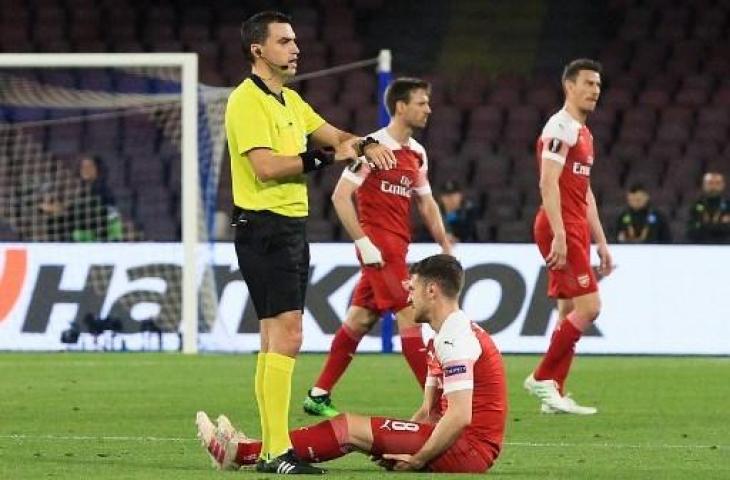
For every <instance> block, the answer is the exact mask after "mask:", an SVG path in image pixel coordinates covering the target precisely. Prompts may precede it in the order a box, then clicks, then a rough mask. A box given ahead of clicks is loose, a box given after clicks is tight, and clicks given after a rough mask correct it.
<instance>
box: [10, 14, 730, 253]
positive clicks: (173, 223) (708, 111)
mask: <svg viewBox="0 0 730 480" xmlns="http://www.w3.org/2000/svg"><path fill="white" fill-rule="evenodd" d="M0 5H1V8H2V10H0V19H1V20H0V25H1V28H0V50H2V51H3V52H142V51H150V52H165V51H193V52H197V53H198V54H199V55H200V57H199V58H200V80H201V82H203V83H205V84H208V85H212V86H232V85H235V84H236V83H237V82H238V81H240V79H241V78H242V77H243V76H244V75H245V74H246V71H247V70H246V68H245V65H244V61H243V56H242V54H241V51H240V40H239V28H240V21H241V20H242V19H243V18H245V17H246V16H247V15H249V14H250V13H251V12H255V11H257V10H259V9H260V8H264V7H276V8H280V9H282V10H285V11H288V12H290V13H291V14H292V15H293V17H294V20H295V25H296V31H297V36H298V41H299V44H300V47H301V50H302V52H303V54H302V55H303V59H302V64H301V67H300V70H301V72H309V71H315V70H318V69H321V68H325V67H327V66H332V65H339V64H343V63H347V62H351V61H356V60H360V59H363V58H371V57H374V56H375V55H376V54H377V52H378V50H379V49H380V48H390V49H392V51H393V54H394V58H395V62H394V73H395V74H396V75H397V74H409V75H421V76H424V77H426V78H427V79H429V80H430V81H432V82H433V85H434V90H433V95H432V104H433V108H434V114H433V116H432V119H431V121H430V125H429V127H428V129H427V130H426V131H425V132H424V133H423V135H422V140H423V141H424V143H425V146H426V147H427V149H428V151H429V152H430V158H431V160H432V164H431V178H432V182H433V185H434V188H435V190H436V192H438V189H439V188H440V187H441V185H442V184H443V183H444V182H446V181H447V180H450V179H455V180H459V181H460V182H461V184H462V185H463V186H464V187H465V188H466V190H467V193H468V195H469V196H470V197H471V198H472V199H473V200H474V201H475V202H476V204H477V205H478V207H479V212H480V213H479V217H480V218H479V221H478V223H477V236H478V240H479V241H482V242H529V241H530V225H531V219H532V217H533V215H534V212H535V209H536V207H537V205H538V203H539V198H538V196H539V194H538V191H537V188H536V181H535V171H534V155H533V154H532V149H533V145H534V141H535V136H536V133H537V132H538V130H539V129H540V128H541V126H542V124H543V122H544V121H545V120H546V118H547V117H548V116H549V115H550V114H551V112H553V111H554V110H555V109H557V108H559V107H560V105H561V95H562V94H561V90H560V84H559V82H558V78H559V77H558V75H559V73H560V68H561V67H562V65H563V64H564V63H565V62H566V61H567V60H569V59H571V58H574V57H577V56H589V57H594V58H597V59H598V60H600V61H601V62H602V63H603V64H604V66H605V75H604V81H605V88H604V91H603V94H602V98H601V101H600V105H599V109H598V111H597V112H596V114H595V115H593V116H592V117H591V119H590V121H589V125H590V127H591V128H592V130H593V132H594V135H595V138H596V143H597V145H596V147H597V158H598V160H597V166H596V168H595V170H594V172H595V174H594V175H593V188H594V190H595V192H596V194H597V198H598V201H599V206H600V208H601V212H602V216H603V219H604V223H605V225H606V227H607V228H608V229H609V230H612V229H613V227H614V223H615V222H614V221H613V219H614V218H615V217H616V215H617V214H618V212H619V211H620V209H621V208H622V205H623V203H624V200H623V188H624V187H626V186H627V185H628V184H631V183H633V182H635V181H637V180H640V181H642V182H643V183H644V184H645V185H646V186H647V187H648V188H649V189H650V192H651V194H652V197H653V200H654V204H655V206H657V207H659V208H661V209H662V210H664V211H665V212H666V213H667V214H668V215H669V218H670V219H671V228H672V231H673V233H674V238H675V241H677V242H682V241H683V240H684V239H685V226H686V223H687V218H688V205H689V203H690V202H691V201H692V200H693V198H694V197H695V195H696V193H697V191H698V188H699V181H700V178H701V174H702V172H704V171H706V170H707V169H710V168H711V169H714V170H718V171H722V172H725V173H728V171H729V170H730V162H728V160H727V158H728V155H729V154H730V144H729V143H728V126H729V124H730V120H729V114H728V106H729V105H730V83H728V81H727V78H726V77H727V73H728V71H729V70H730V65H729V64H728V57H729V55H728V54H730V50H728V48H730V47H728V35H729V33H728V32H730V29H729V28H728V11H729V9H730V5H729V4H728V2H725V1H712V0H708V1H697V2H681V1H680V2H671V1H663V0H655V1H638V0H634V1H632V0H616V1H611V2H581V1H578V0H571V1H548V2H544V1H537V0H535V1H519V2H480V1H467V0H462V1H456V2H417V3H416V2H385V1H383V0H352V1H350V2H346V1H345V2H342V1H327V0H322V1H291V2H279V3H276V2H274V3H271V2H256V1H251V2H245V4H243V5H241V4H240V2H232V1H217V2H212V3H211V4H206V3H205V2H195V1H177V2H174V1H173V2H156V3H155V4H154V5H147V4H146V3H144V2H137V1H133V0H123V1H121V2H117V1H114V2H112V1H95V0H68V1H65V0H38V1H30V2H26V1H24V0H17V1H16V0H3V1H2V2H1V3H0ZM46 81H48V82H50V83H51V84H54V85H58V86H67V87H73V88H79V87H82V86H84V85H88V84H89V82H91V83H94V82H96V84H98V83H101V84H104V82H109V83H112V82H117V83H123V84H124V85H123V86H121V88H122V91H124V89H125V88H126V89H127V91H145V90H147V91H150V92H152V91H159V88H160V86H159V85H158V84H156V83H154V82H150V81H147V82H145V81H141V80H138V81H136V82H135V81H129V80H127V81H126V83H125V82H119V81H118V80H117V79H114V78H111V79H110V78H101V79H99V78H95V79H91V80H88V79H84V78H81V75H80V74H79V75H74V74H73V73H66V74H61V75H56V76H53V75H49V77H48V78H47V79H46ZM297 88H298V89H299V90H300V91H301V92H302V93H303V94H304V95H305V97H306V98H307V99H308V100H309V101H310V102H311V103H312V104H313V105H314V106H315V107H316V108H317V109H318V110H319V111H320V112H321V113H322V114H323V115H324V117H325V118H327V119H328V120H329V121H330V122H331V123H333V124H335V125H338V126H342V127H344V128H349V129H351V130H352V131H356V132H360V133H366V132H369V131H372V130H373V129H375V128H376V127H377V113H376V111H377V101H378V99H376V77H375V75H373V73H372V71H370V70H369V69H361V70H358V71H352V72H349V73H345V74H342V75H333V76H326V77H323V78H319V79H315V80H310V81H307V82H303V83H302V84H300V85H299V86H298V87H297ZM2 115H3V118H2V119H0V120H2V121H9V122H14V121H27V120H41V119H47V118H52V117H53V115H54V113H53V112H51V111H49V110H47V109H40V108H39V109H22V110H21V111H17V109H16V110H14V109H12V108H4V109H3V112H2ZM135 135H136V131H135V129H134V126H128V125H125V124H124V122H117V123H111V122H110V123H109V124H108V125H104V126H102V127H98V128H96V129H95V130H91V129H88V128H77V129H73V128H71V129H69V128H68V126H63V125H60V126H50V127H47V129H46V132H44V136H43V142H44V148H45V149H46V150H48V151H49V152H52V153H54V154H57V155H60V156H61V157H62V156H63V155H64V154H69V153H71V152H77V151H85V152H88V153H92V154H97V155H99V156H100V158H101V159H102V160H103V162H104V164H105V166H106V167H107V171H108V172H110V175H109V180H110V182H109V183H110V188H111V189H112V193H113V194H114V196H115V198H116V200H117V204H118V207H119V210H120V214H121V215H122V218H123V219H124V221H125V222H127V223H128V225H129V226H130V228H131V229H133V230H134V231H135V232H136V234H135V235H133V237H135V238H140V239H146V240H153V241H174V240H179V238H180V210H179V204H180V202H179V196H180V186H179V185H180V172H179V165H175V163H176V162H175V161H173V160H171V159H170V158H169V157H166V156H165V155H157V154H158V153H159V152H156V151H152V150H149V151H146V150H145V148H144V145H140V142H137V141H135V138H137V137H135ZM95 138H96V139H97V141H94V139H95ZM100 138H103V139H114V140H113V141H108V140H107V141H105V142H104V143H103V145H102V144H101V143H102V142H99V141H98V139H100ZM149 145H150V146H149V147H148V148H150V149H152V148H154V146H152V144H149ZM110 146H111V148H110ZM163 153H164V152H163ZM150 158H155V159H159V161H155V162H150V161H149V159H150ZM222 166H223V171H222V173H221V179H220V191H219V194H218V197H217V207H218V209H219V210H221V211H225V212H227V211H228V209H229V205H230V200H231V193H230V177H229V175H230V174H229V169H228V160H227V159H226V160H224V161H223V163H222ZM337 177H338V172H337V171H335V170H328V171H325V172H321V173H319V174H318V175H316V176H315V177H314V178H313V179H312V182H311V183H310V188H311V205H312V212H311V213H312V215H311V221H310V222H309V234H310V238H311V239H312V241H315V242H317V241H347V238H346V234H345V233H344V231H343V230H342V228H340V226H339V224H338V222H337V220H336V216H335V213H334V211H333V209H332V208H331V206H330V202H329V195H330V192H331V191H332V187H333V186H334V183H335V182H336V180H337ZM153 203H154V204H156V208H149V205H150V204H153ZM416 220H417V219H416ZM416 223H417V227H416V228H417V230H419V231H420V230H421V229H422V228H421V227H420V225H418V222H416ZM0 230H2V232H3V233H2V235H3V239H5V240H21V241H22V240H42V239H43V238H42V237H39V236H38V235H34V234H33V233H32V232H28V231H25V230H23V229H22V228H17V227H16V228H13V227H11V228H3V229H0ZM223 235H225V233H224V234H223ZM610 236H611V232H609V237H610Z"/></svg>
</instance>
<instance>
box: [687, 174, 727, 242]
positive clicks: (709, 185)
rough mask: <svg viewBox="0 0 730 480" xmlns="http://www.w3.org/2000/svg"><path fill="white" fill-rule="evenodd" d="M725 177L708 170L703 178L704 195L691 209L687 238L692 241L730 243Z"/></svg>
mask: <svg viewBox="0 0 730 480" xmlns="http://www.w3.org/2000/svg"><path fill="white" fill-rule="evenodd" d="M724 193H725V177H724V176H723V175H722V174H721V173H717V172H707V173H705V176H704V177H703V178H702V195H701V196H700V198H699V199H697V201H696V202H695V203H694V204H693V205H692V207H691V209H690V219H689V224H688V225H687V239H688V240H689V241H690V242H692V243H715V244H718V243H730V201H728V199H727V198H725V197H724V196H723V194H724Z"/></svg>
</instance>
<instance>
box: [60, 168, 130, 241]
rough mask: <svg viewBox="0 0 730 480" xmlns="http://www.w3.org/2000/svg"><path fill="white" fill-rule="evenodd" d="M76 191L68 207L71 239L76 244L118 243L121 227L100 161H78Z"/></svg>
mask: <svg viewBox="0 0 730 480" xmlns="http://www.w3.org/2000/svg"><path fill="white" fill-rule="evenodd" d="M79 180H80V183H79V190H78V194H77V195H76V196H75V198H73V200H72V202H71V205H70V207H69V212H68V214H69V217H68V219H69V224H70V226H71V239H72V240H73V241H75V242H95V241H107V240H121V238H122V223H121V219H120V218H119V212H118V211H117V209H116V207H115V206H114V197H113V195H112V194H111V192H110V191H109V188H108V187H107V185H106V179H105V177H104V171H103V169H102V165H101V164H100V163H99V161H98V160H97V159H96V158H95V157H93V156H91V155H84V156H82V157H81V158H80V160H79Z"/></svg>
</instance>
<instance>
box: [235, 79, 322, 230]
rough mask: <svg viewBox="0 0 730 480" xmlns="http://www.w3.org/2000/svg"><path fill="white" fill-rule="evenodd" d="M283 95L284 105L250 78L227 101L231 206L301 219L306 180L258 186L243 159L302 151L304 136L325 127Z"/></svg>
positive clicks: (291, 94)
mask: <svg viewBox="0 0 730 480" xmlns="http://www.w3.org/2000/svg"><path fill="white" fill-rule="evenodd" d="M282 96H283V99H284V103H283V104H282V103H281V102H280V101H279V99H278V98H277V96H276V95H274V94H273V93H272V92H271V91H270V90H269V89H268V87H266V84H264V82H263V81H262V80H261V79H260V78H259V77H257V76H255V75H252V76H251V77H249V78H247V79H246V80H244V81H243V82H242V83H241V84H240V85H239V86H238V87H236V89H235V90H234V91H233V93H231V96H230V97H228V105H227V106H226V136H227V137H228V151H229V153H230V155H231V177H232V180H233V203H235V204H236V205H237V206H239V207H241V208H243V209H246V210H269V211H272V212H275V213H278V214H280V215H285V216H287V217H305V216H307V213H308V211H309V206H308V201H307V183H306V177H305V175H304V174H299V175H293V176H291V177H287V178H280V179H276V180H269V181H267V182H262V181H261V180H259V179H258V178H256V174H255V173H254V170H253V167H252V166H251V161H250V160H249V158H248V152H249V151H250V150H252V149H254V148H269V149H271V150H272V152H273V153H274V154H275V155H298V154H300V153H302V152H304V151H305V150H306V148H307V135H309V134H310V133H312V132H313V131H315V130H316V129H318V128H319V127H321V126H322V125H324V123H325V121H324V119H323V118H322V117H320V116H319V115H317V113H316V112H315V111H314V110H313V109H312V107H310V106H309V104H308V103H307V102H305V101H304V100H302V97H300V96H299V94H298V93H297V92H295V91H294V90H291V89H288V88H284V89H283V90H282Z"/></svg>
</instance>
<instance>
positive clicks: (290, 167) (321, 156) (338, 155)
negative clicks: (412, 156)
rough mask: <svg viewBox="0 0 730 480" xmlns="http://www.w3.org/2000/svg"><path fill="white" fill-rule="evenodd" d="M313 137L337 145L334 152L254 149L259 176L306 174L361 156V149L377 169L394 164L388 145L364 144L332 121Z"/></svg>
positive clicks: (264, 178)
mask: <svg viewBox="0 0 730 480" xmlns="http://www.w3.org/2000/svg"><path fill="white" fill-rule="evenodd" d="M312 138H313V140H314V141H315V142H317V143H318V144H320V145H325V146H329V147H332V148H334V153H332V152H327V151H325V150H308V151H306V152H304V153H301V154H299V155H277V154H275V153H274V152H273V150H271V149H270V148H254V149H252V150H250V151H249V152H248V158H249V160H250V161H251V166H252V167H253V170H254V172H255V173H256V177H258V178H259V180H261V181H263V182H266V181H268V180H273V179H277V178H282V177H290V176H292V175H297V174H300V173H302V172H304V173H307V172H309V171H312V170H318V169H319V168H321V167H324V166H326V165H329V164H331V163H333V162H340V161H347V160H352V159H355V158H357V157H358V156H360V155H359V154H360V152H362V155H364V156H365V158H366V159H367V160H368V161H369V162H370V163H371V164H374V165H375V168H379V169H382V170H389V169H390V168H392V167H394V166H395V156H394V155H393V152H392V151H391V150H390V149H389V148H388V147H385V146H383V145H380V144H377V143H368V144H366V145H364V146H363V143H364V142H365V141H364V140H363V139H362V138H360V137H357V136H355V135H353V134H351V133H348V132H344V131H342V130H339V129H337V128H335V127H333V126H332V125H330V124H329V123H325V124H324V125H322V126H321V127H319V128H318V129H317V130H315V131H314V132H312Z"/></svg>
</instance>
